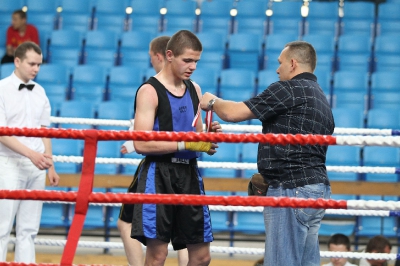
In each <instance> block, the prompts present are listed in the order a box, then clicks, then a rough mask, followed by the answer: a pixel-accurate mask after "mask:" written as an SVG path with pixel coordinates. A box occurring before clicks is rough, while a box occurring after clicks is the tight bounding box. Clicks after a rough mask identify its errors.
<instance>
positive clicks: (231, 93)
mask: <svg viewBox="0 0 400 266" xmlns="http://www.w3.org/2000/svg"><path fill="white" fill-rule="evenodd" d="M255 82H256V79H255V74H254V72H253V71H251V70H246V69H225V70H222V71H221V81H220V88H219V96H220V97H222V98H223V99H226V100H232V101H244V100H247V99H249V98H251V97H252V96H254V94H255V90H256V83H255ZM238 91H240V93H238Z"/></svg>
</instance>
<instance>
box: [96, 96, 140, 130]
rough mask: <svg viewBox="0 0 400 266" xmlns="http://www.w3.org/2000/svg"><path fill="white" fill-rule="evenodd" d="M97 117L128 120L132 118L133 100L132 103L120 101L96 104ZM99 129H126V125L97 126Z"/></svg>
mask: <svg viewBox="0 0 400 266" xmlns="http://www.w3.org/2000/svg"><path fill="white" fill-rule="evenodd" d="M97 113H98V114H97V118H98V119H111V120H126V121H128V120H130V119H132V118H133V100H132V103H129V102H121V101H107V102H101V103H99V105H98V112H97ZM97 128H98V129H100V130H127V129H128V128H127V127H120V126H97Z"/></svg>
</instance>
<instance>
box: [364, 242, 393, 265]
mask: <svg viewBox="0 0 400 266" xmlns="http://www.w3.org/2000/svg"><path fill="white" fill-rule="evenodd" d="M391 250H392V244H390V242H389V240H388V239H387V238H386V237H384V236H375V237H373V238H371V239H370V240H369V241H368V244H367V247H366V248H365V252H366V253H388V254H389V253H390V251H391ZM358 265H359V266H387V265H388V262H387V260H370V259H360V262H359V264H358Z"/></svg>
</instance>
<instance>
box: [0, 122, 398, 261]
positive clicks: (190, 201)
mask: <svg viewBox="0 0 400 266" xmlns="http://www.w3.org/2000/svg"><path fill="white" fill-rule="evenodd" d="M52 122H53V123H74V124H77V123H82V124H92V125H115V126H126V127H129V126H130V122H129V121H117V120H99V119H76V118H60V117H52ZM222 128H223V130H224V132H233V133H195V132H189V133H188V132H144V131H113V130H109V131H106V130H94V129H88V130H75V129H54V128H52V129H44V128H41V129H26V128H4V127H3V128H0V135H1V136H27V137H42V138H43V137H44V138H63V139H75V140H84V153H83V157H78V156H75V157H70V156H68V157H67V156H53V160H54V161H55V162H79V163H82V174H81V179H80V183H79V189H78V191H77V192H72V191H69V192H65V191H46V190H44V191H35V190H31V191H29V190H0V199H21V200H42V201H45V202H57V203H60V202H63V203H66V204H75V206H76V208H75V214H74V217H73V220H72V224H71V227H70V230H69V233H68V236H67V239H66V240H51V239H36V240H35V243H36V244H37V245H47V246H62V247H64V250H63V253H62V258H61V261H60V264H54V265H72V264H73V259H74V256H75V253H76V250H77V248H78V247H101V248H116V249H123V245H122V242H121V243H116V242H94V241H80V240H79V239H80V236H81V234H82V230H83V225H84V221H85V217H86V214H87V210H88V207H89V205H96V204H97V205H107V206H119V205H120V204H121V203H126V204H128V203H129V204H141V203H152V204H182V205H209V206H210V210H215V211H241V212H242V211H243V212H244V211H249V212H261V211H262V209H263V208H262V207H265V206H270V207H285V208H306V207H307V208H324V209H327V211H326V214H337V215H357V216H363V215H366V216H368V215H369V216H382V217H385V216H400V202H397V201H371V200H368V201H365V200H332V199H330V200H325V199H316V200H315V199H296V198H275V197H255V196H252V197H247V196H204V195H171V194H168V195H165V194H136V193H135V194H132V193H109V192H108V193H95V192H92V190H93V181H94V168H95V164H96V163H128V164H134V165H135V164H136V165H137V164H138V163H139V161H140V160H139V159H123V158H96V151H97V142H98V141H116V140H134V141H135V140H137V141H208V142H217V143H218V142H227V143H259V142H263V143H270V144H271V145H278V144H279V145H287V144H300V145H316V144H319V145H363V146H368V145H373V146H390V147H400V137H399V135H400V131H398V130H380V129H340V128H337V129H335V134H336V135H333V136H324V135H290V134H287V135H283V134H260V133H257V132H260V131H261V126H250V125H246V126H245V129H244V126H241V125H224V124H223V125H222ZM235 132H246V133H235ZM365 135H368V136H365ZM198 165H199V168H206V167H210V168H229V169H250V170H256V169H257V168H256V165H255V164H251V163H237V162H232V163H218V162H203V161H199V162H198ZM327 170H328V171H337V172H354V173H396V174H398V173H400V171H399V169H398V168H395V167H364V166H354V167H351V166H327ZM10 241H11V242H13V241H15V239H11V240H10ZM169 248H170V249H171V247H169ZM211 252H212V253H229V254H254V255H262V254H263V252H264V250H263V249H259V248H238V247H216V246H211ZM321 257H325V258H330V257H347V258H366V259H387V260H394V259H396V258H400V254H377V253H359V252H328V251H321ZM41 264H42V263H41ZM0 265H23V264H21V263H15V262H0ZM32 265H35V264H32ZM45 265H53V264H45Z"/></svg>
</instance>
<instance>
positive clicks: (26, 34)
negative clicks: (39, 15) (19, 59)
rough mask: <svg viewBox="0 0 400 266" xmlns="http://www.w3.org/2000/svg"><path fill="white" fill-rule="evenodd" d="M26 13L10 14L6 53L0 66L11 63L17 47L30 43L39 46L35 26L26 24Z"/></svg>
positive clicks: (20, 11) (19, 11) (15, 12)
mask: <svg viewBox="0 0 400 266" xmlns="http://www.w3.org/2000/svg"><path fill="white" fill-rule="evenodd" d="M26 19H27V18H26V13H25V12H24V11H22V10H16V11H14V12H13V14H12V20H11V26H10V27H9V28H8V30H7V37H6V53H5V54H4V56H3V58H2V59H1V64H5V63H13V62H14V53H15V49H17V47H18V45H20V44H21V43H23V42H27V41H31V42H34V43H36V44H37V45H39V34H38V30H37V29H36V27H35V26H33V25H31V24H27V22H26Z"/></svg>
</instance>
